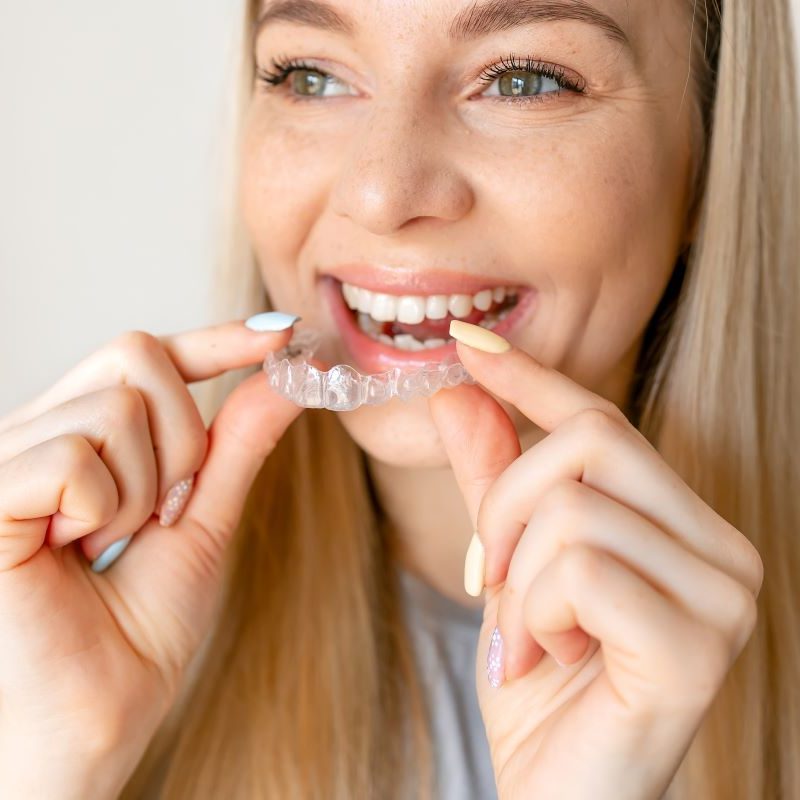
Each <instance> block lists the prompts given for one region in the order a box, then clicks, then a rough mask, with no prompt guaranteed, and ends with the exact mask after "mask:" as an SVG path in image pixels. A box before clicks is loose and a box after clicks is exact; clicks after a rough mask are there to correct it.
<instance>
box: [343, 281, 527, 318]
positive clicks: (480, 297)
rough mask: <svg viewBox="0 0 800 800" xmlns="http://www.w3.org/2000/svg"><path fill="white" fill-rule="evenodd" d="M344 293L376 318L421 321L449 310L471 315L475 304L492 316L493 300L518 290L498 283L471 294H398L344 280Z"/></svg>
mask: <svg viewBox="0 0 800 800" xmlns="http://www.w3.org/2000/svg"><path fill="white" fill-rule="evenodd" d="M342 295H343V297H344V301H345V303H346V304H347V307H348V308H351V309H353V310H354V311H359V312H361V313H363V314H367V315H369V316H370V317H371V318H372V319H373V320H375V321H376V322H395V321H397V322H401V323H405V324H407V325H418V324H419V323H421V322H423V321H424V320H425V319H445V317H447V315H448V314H452V315H453V316H454V317H457V318H463V317H467V316H469V315H470V313H471V312H472V309H473V308H476V309H478V311H488V312H489V315H490V316H491V315H492V314H493V313H496V310H495V311H494V312H493V311H491V310H490V309H492V306H493V305H494V304H501V303H503V302H504V301H505V300H508V299H510V298H514V297H516V295H517V290H516V289H515V288H513V287H506V286H498V287H496V288H494V289H482V290H481V291H479V292H476V293H475V294H474V295H470V294H450V295H447V294H434V295H427V296H422V295H395V294H386V293H385V292H371V291H370V290H369V289H364V288H363V287H361V286H354V285H353V284H350V283H342Z"/></svg>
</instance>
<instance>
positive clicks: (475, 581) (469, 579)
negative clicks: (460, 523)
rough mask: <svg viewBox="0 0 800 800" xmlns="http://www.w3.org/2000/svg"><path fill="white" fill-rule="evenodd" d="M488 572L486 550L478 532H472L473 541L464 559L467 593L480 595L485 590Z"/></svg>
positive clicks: (475, 595) (474, 595)
mask: <svg viewBox="0 0 800 800" xmlns="http://www.w3.org/2000/svg"><path fill="white" fill-rule="evenodd" d="M485 572H486V551H485V550H484V549H483V544H482V543H481V540H480V539H479V538H478V532H477V531H475V533H473V534H472V541H471V542H470V543H469V547H468V548H467V557H466V558H465V559H464V589H465V591H466V592H467V594H469V595H472V596H473V597H478V596H479V595H480V593H481V592H482V591H483V585H484V581H485Z"/></svg>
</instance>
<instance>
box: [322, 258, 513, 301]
mask: <svg viewBox="0 0 800 800" xmlns="http://www.w3.org/2000/svg"><path fill="white" fill-rule="evenodd" d="M323 274H325V275H330V276H332V277H334V278H336V279H337V280H339V281H342V282H343V283H350V284H353V285H355V286H360V287H362V288H364V289H369V290H370V291H372V292H382V293H384V294H395V295H431V294H476V293H477V292H480V291H482V290H484V289H494V288H495V287H497V286H517V284H516V283H514V282H510V283H508V282H504V281H503V280H502V278H498V277H493V276H491V275H472V274H468V273H464V272H456V271H454V270H447V269H441V268H433V267H432V268H426V269H425V270H419V269H412V268H408V267H395V266H388V265H385V264H365V263H352V264H337V265H335V266H333V267H327V268H325V269H324V270H323Z"/></svg>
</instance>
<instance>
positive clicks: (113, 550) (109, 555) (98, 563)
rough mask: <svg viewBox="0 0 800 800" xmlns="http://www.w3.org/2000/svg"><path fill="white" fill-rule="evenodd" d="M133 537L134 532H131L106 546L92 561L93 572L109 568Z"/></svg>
mask: <svg viewBox="0 0 800 800" xmlns="http://www.w3.org/2000/svg"><path fill="white" fill-rule="evenodd" d="M132 538H133V534H130V535H128V536H126V537H125V538H124V539H117V541H116V542H114V543H113V544H110V545H109V546H108V547H106V549H105V550H103V552H102V553H100V555H99V556H97V558H96V559H95V560H94V561H92V572H102V571H103V570H106V569H108V568H109V567H110V566H111V565H112V564H113V563H114V562H115V561H116V560H117V559H118V558H119V557H120V556H121V555H122V553H123V552H124V550H125V548H126V547H127V546H128V543H129V542H130V540H131V539H132Z"/></svg>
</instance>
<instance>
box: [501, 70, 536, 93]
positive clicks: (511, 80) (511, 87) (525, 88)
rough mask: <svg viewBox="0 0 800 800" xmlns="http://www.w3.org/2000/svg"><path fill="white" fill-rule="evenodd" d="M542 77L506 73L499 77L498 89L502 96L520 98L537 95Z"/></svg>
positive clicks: (528, 73)
mask: <svg viewBox="0 0 800 800" xmlns="http://www.w3.org/2000/svg"><path fill="white" fill-rule="evenodd" d="M541 84H542V76H541V75H537V74H536V73H534V72H506V73H505V74H504V75H501V76H500V79H499V81H498V89H499V90H500V94H502V95H506V96H508V95H510V96H515V97H517V96H520V95H530V94H538V92H539V89H540V88H541Z"/></svg>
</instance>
